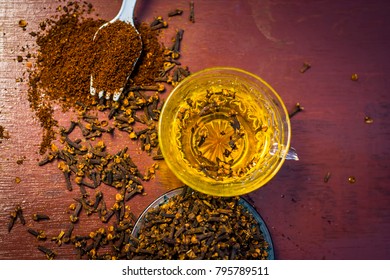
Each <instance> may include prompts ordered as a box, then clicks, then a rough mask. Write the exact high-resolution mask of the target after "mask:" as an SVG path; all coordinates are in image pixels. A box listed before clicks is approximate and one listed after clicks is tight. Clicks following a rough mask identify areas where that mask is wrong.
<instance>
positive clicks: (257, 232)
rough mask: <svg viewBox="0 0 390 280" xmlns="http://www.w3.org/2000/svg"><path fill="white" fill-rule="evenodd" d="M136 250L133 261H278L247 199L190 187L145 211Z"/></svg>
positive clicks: (134, 245) (137, 229)
mask: <svg viewBox="0 0 390 280" xmlns="http://www.w3.org/2000/svg"><path fill="white" fill-rule="evenodd" d="M130 247H131V248H132V249H131V251H132V254H133V256H132V257H133V259H177V260H191V259H214V260H218V259H220V260H221V259H230V260H249V259H255V260H272V259H275V254H274V250H273V243H272V239H271V235H270V233H269V231H268V229H267V226H266V224H265V223H264V221H263V219H262V218H261V216H260V215H259V214H258V212H257V211H256V210H255V209H254V208H253V207H252V206H251V205H250V204H249V203H248V202H247V201H246V200H245V199H244V198H239V197H215V196H210V195H206V194H203V193H200V192H197V191H195V190H192V189H191V188H189V187H188V186H183V187H180V188H177V189H174V190H171V191H169V192H167V193H165V194H163V195H162V196H160V197H159V198H157V199H156V200H155V201H154V202H152V203H151V204H150V205H149V206H148V207H147V208H146V209H145V210H144V212H143V213H142V214H141V215H140V217H139V218H138V220H137V222H136V224H135V225H134V228H133V231H132V240H131V242H130Z"/></svg>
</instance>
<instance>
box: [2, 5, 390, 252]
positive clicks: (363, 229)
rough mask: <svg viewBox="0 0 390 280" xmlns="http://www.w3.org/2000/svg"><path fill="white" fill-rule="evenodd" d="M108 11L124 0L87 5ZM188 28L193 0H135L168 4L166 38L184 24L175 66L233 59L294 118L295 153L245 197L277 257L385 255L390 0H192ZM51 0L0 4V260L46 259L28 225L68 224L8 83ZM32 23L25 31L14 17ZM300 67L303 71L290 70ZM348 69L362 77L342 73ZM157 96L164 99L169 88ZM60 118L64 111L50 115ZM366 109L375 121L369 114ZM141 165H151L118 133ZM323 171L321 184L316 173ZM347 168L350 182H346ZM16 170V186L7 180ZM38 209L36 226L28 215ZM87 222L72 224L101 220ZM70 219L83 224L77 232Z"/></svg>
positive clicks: (159, 182) (169, 184)
mask: <svg viewBox="0 0 390 280" xmlns="http://www.w3.org/2000/svg"><path fill="white" fill-rule="evenodd" d="M91 2H92V3H93V5H94V7H95V10H96V12H98V13H99V14H100V16H101V17H102V18H104V19H111V18H113V17H114V16H115V14H116V13H117V11H118V10H119V7H120V5H121V1H119V0H113V1H102V0H101V1H99V0H95V1H91ZM194 2H195V23H192V22H190V21H189V20H188V16H189V1H180V2H179V3H174V2H172V1H162V0H150V1H138V3H137V8H136V11H135V15H136V17H137V18H138V19H139V20H140V21H145V22H150V21H152V20H153V18H154V17H156V16H159V15H162V16H165V17H167V16H166V14H167V13H168V12H169V11H170V10H172V9H175V8H180V9H183V10H184V13H183V15H182V16H179V17H174V18H171V19H169V28H168V29H166V30H164V31H162V33H161V38H162V41H164V40H165V42H169V41H170V39H171V38H172V36H173V34H174V32H175V29H176V28H183V29H184V30H185V33H184V37H183V42H182V56H181V62H182V64H183V65H188V66H189V69H190V70H191V71H192V72H195V71H198V70H201V69H203V68H206V67H212V66H234V67H239V68H243V69H245V70H248V71H250V72H253V73H254V74H257V75H259V76H260V77H262V78H263V79H265V80H266V81H267V82H268V83H270V84H271V85H272V86H273V87H274V88H275V89H276V91H277V92H278V93H279V94H280V96H281V97H282V99H283V100H284V102H285V104H286V106H287V107H288V109H289V110H293V108H294V106H295V104H296V103H297V102H299V103H300V104H301V105H302V106H304V111H303V112H301V113H299V114H297V115H296V116H294V118H292V120H291V122H292V146H293V147H295V148H296V150H297V152H298V154H299V157H300V160H299V161H286V162H285V164H284V166H283V167H282V169H281V170H280V172H279V173H278V174H277V175H276V177H275V178H274V179H273V180H272V181H271V182H270V183H268V184H267V185H266V186H264V187H262V188H260V189H258V190H257V191H255V192H253V193H251V194H250V195H249V197H250V199H251V201H252V202H253V203H254V205H255V206H256V208H257V209H258V211H259V213H260V214H261V215H262V217H263V218H264V220H265V221H266V223H267V225H268V227H269V229H270V232H271V235H272V238H273V241H274V246H275V252H276V257H277V258H278V259H389V258H390V235H389V234H388V233H389V232H390V172H389V169H388V167H389V165H390V153H389V151H390V150H389V146H388V145H389V144H390V140H389V139H390V120H389V119H390V118H389V116H390V114H389V113H390V99H389V88H390V79H389V77H390V60H389V59H388V52H389V49H390V36H389V35H390V17H389V14H390V4H389V2H388V1H379V0H378V1H363V0H354V1H351V0H350V1H300V0H298V1H280V0H274V1H269V0H245V1H241V0H231V1H221V0H219V1H217V0H215V1H206V0H196V1H194ZM58 3H59V2H57V1H54V0H51V1H49V0H45V1H44V0H40V1H38V0H37V1H33V0H29V1H19V0H17V1H16V0H15V1H5V0H0V56H1V58H0V125H1V126H3V127H4V128H5V129H6V131H7V132H8V133H9V139H1V143H0V259H42V258H44V255H43V254H42V253H41V252H39V251H38V250H37V245H38V244H40V243H39V241H37V240H35V239H34V238H32V237H31V236H30V235H29V234H28V233H27V232H26V229H27V227H28V226H31V225H34V226H35V227H45V229H46V231H47V234H48V235H50V236H53V235H54V234H56V233H58V232H59V231H60V230H62V229H65V228H66V226H67V225H68V224H69V213H67V207H68V206H69V204H70V203H72V201H73V197H74V194H72V193H70V192H68V191H67V190H66V188H65V182H64V178H63V175H62V174H61V172H59V171H58V169H57V167H56V165H55V164H52V165H47V166H45V167H44V168H43V167H39V166H38V165H37V161H38V160H40V159H41V156H40V155H39V154H38V148H39V143H40V140H41V133H42V131H41V128H40V126H39V123H38V122H37V120H36V119H35V117H34V113H33V112H32V111H31V110H30V108H29V102H28V100H27V91H26V90H27V88H26V84H25V83H23V82H17V79H18V78H20V77H23V72H24V71H25V68H24V67H23V65H22V64H20V63H18V62H17V61H16V57H17V55H19V54H20V52H21V48H22V47H25V46H27V45H29V44H30V45H31V46H32V45H33V43H34V41H33V39H32V37H31V36H30V35H28V32H31V31H33V30H34V29H35V30H36V29H37V24H38V23H39V22H40V21H42V20H43V19H45V18H47V17H48V15H50V14H52V11H53V9H55V7H56V6H57V5H58ZM20 19H25V20H27V22H28V23H29V25H28V26H27V30H26V31H25V32H23V31H22V30H21V28H20V27H19V26H18V21H19V20H20ZM304 62H309V63H310V64H311V68H310V69H308V70H307V71H306V72H305V73H301V72H300V69H301V67H302V64H303V63H304ZM354 73H356V74H357V75H358V77H359V78H358V80H357V81H353V80H352V79H351V75H352V74H354ZM165 94H169V92H168V93H165ZM57 111H58V112H57V113H56V114H57V115H56V116H57V118H58V119H59V120H60V123H61V122H63V123H67V122H69V119H71V118H72V113H71V112H68V113H62V112H60V110H57ZM365 117H369V118H371V119H372V120H373V122H372V123H369V124H368V123H366V122H365ZM114 142H115V143H116V144H115V145H118V146H121V145H122V146H123V145H128V146H129V148H130V152H131V155H132V157H133V158H134V160H135V161H137V162H138V164H139V168H140V169H141V170H145V169H146V168H147V167H148V166H150V165H151V164H152V160H151V159H150V157H148V156H146V155H144V154H143V153H141V152H140V147H139V146H138V145H137V144H136V143H131V142H130V141H129V140H128V138H127V136H121V135H120V134H118V135H116V139H115V141H114ZM159 164H160V170H158V171H157V174H156V178H155V179H153V180H151V181H149V182H147V183H145V190H146V193H147V195H145V196H140V197H137V198H135V199H134V200H131V205H130V206H131V209H132V211H133V212H134V213H135V214H136V215H139V214H140V213H141V212H142V210H143V209H144V208H145V207H146V206H147V205H148V204H149V203H150V202H152V201H153V200H154V199H155V198H156V197H157V196H159V195H161V194H162V193H164V192H166V191H167V190H169V189H172V188H174V187H177V186H179V185H180V182H178V181H177V180H176V179H175V178H174V177H173V175H172V174H171V173H170V172H169V170H168V169H167V167H166V166H165V165H164V163H163V162H159ZM328 172H330V174H331V176H330V178H329V180H328V182H324V176H325V175H326V174H327V173H328ZM350 177H354V178H355V179H356V181H355V182H354V183H351V182H349V178H350ZM17 178H20V182H17V181H18V179H17ZM17 204H20V205H21V206H22V208H23V209H24V215H25V217H26V223H27V224H26V225H25V226H22V225H21V224H20V223H17V224H15V226H14V228H13V229H12V231H11V233H8V230H7V225H8V215H9V213H10V212H11V211H12V210H13V208H14V207H15V205H17ZM36 212H43V213H46V214H48V215H49V216H50V217H51V219H50V221H46V224H43V222H42V223H40V224H38V225H37V224H36V223H35V224H33V221H32V219H31V215H32V214H33V213H36ZM96 223H97V221H96V220H94V219H93V218H91V219H86V220H85V221H84V223H83V225H82V228H81V226H79V225H77V226H76V229H75V230H78V231H87V232H88V231H89V230H92V229H95V228H96V227H99V225H97V224H96ZM79 227H80V228H79ZM46 244H48V246H51V247H53V248H55V250H56V251H57V252H58V256H57V258H58V259H74V258H77V254H76V253H75V251H74V248H73V247H72V246H61V247H56V245H55V244H54V243H53V242H51V241H47V242H46Z"/></svg>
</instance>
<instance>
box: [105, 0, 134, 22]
mask: <svg viewBox="0 0 390 280" xmlns="http://www.w3.org/2000/svg"><path fill="white" fill-rule="evenodd" d="M136 2H137V1H136V0H123V1H122V6H121V9H120V10H119V13H118V14H117V15H116V17H114V18H113V19H112V20H111V21H110V22H111V23H113V22H114V21H116V20H121V21H124V22H128V23H130V24H131V25H133V26H134V20H133V15H134V7H135V3H136Z"/></svg>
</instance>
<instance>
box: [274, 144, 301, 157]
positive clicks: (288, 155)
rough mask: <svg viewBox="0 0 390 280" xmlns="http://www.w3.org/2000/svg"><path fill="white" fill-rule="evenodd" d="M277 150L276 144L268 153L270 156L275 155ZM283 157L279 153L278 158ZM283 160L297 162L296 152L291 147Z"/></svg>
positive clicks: (277, 145)
mask: <svg viewBox="0 0 390 280" xmlns="http://www.w3.org/2000/svg"><path fill="white" fill-rule="evenodd" d="M278 150H279V144H278V143H274V144H273V145H272V148H271V150H270V151H269V153H270V154H271V155H275V154H276V153H277V152H278ZM283 156H284V155H283V154H282V153H281V154H280V157H283ZM285 158H286V159H287V160H299V157H298V154H297V151H296V150H295V149H294V148H293V147H290V149H289V150H288V151H287V153H286V155H285Z"/></svg>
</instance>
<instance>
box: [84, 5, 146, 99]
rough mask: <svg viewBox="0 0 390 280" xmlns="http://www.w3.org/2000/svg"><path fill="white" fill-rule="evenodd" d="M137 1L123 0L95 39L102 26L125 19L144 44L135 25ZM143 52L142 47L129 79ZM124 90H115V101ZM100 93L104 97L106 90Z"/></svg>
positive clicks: (94, 90)
mask: <svg viewBox="0 0 390 280" xmlns="http://www.w3.org/2000/svg"><path fill="white" fill-rule="evenodd" d="M136 2H137V1H136V0H123V1H122V6H121V9H120V10H119V13H118V14H117V15H116V16H115V17H114V18H113V19H112V20H110V21H109V22H106V23H105V24H103V25H102V26H100V27H99V29H98V30H97V31H96V33H95V35H94V37H93V39H94V40H95V38H96V35H97V34H98V32H99V31H100V30H101V29H102V28H104V27H106V26H107V25H109V24H111V23H114V22H115V21H118V20H120V21H124V22H126V23H129V24H131V25H132V26H133V27H134V29H135V31H136V32H137V33H138V35H139V38H140V42H141V46H142V40H141V35H140V34H139V32H138V30H137V28H136V27H135V26H134V20H133V14H134V7H135V3H136ZM141 52H142V48H141V51H140V52H139V55H138V57H137V59H136V60H135V61H134V64H133V67H132V69H131V71H130V73H129V75H128V76H127V79H128V78H129V77H130V75H131V72H133V70H134V67H135V65H136V64H137V61H138V58H139V57H140V56H141ZM122 91H123V88H121V89H120V90H119V91H116V92H114V93H113V98H112V99H113V100H114V101H118V99H119V97H120V96H121V94H122ZM90 93H91V95H96V88H94V87H93V77H92V75H91V83H90ZM98 94H99V98H102V97H103V95H104V91H103V90H102V91H100V92H99V93H98ZM106 98H107V99H109V98H110V93H106Z"/></svg>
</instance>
